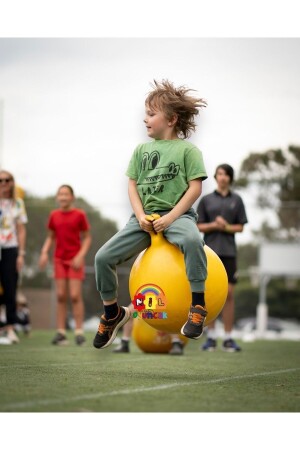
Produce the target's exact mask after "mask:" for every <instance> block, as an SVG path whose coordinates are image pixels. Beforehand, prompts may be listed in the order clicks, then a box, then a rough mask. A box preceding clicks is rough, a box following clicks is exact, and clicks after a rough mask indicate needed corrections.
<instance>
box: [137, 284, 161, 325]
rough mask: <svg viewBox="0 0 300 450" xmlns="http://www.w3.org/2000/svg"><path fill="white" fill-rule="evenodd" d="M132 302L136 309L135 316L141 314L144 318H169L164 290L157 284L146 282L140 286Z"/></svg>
mask: <svg viewBox="0 0 300 450" xmlns="http://www.w3.org/2000/svg"><path fill="white" fill-rule="evenodd" d="M132 304H133V307H134V309H135V312H134V313H133V315H132V316H133V317H137V316H138V315H139V316H140V317H141V318H142V319H167V313H166V312H165V311H164V310H165V309H166V306H167V299H166V296H165V293H164V291H163V290H162V288H161V287H159V286H158V285H157V284H144V285H143V286H141V287H139V288H138V290H137V291H136V293H135V295H134V298H133V300H132Z"/></svg>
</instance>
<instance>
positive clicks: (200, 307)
mask: <svg viewBox="0 0 300 450" xmlns="http://www.w3.org/2000/svg"><path fill="white" fill-rule="evenodd" d="M189 91H190V89H187V88H186V87H184V86H180V87H179V88H175V87H174V86H173V84H172V83H170V82H169V81H168V80H163V81H162V82H161V83H158V82H156V81H154V85H153V90H152V91H151V92H150V93H149V94H148V96H147V98H146V101H145V106H146V115H145V119H144V123H145V125H146V128H147V133H148V136H149V137H150V138H152V140H151V141H150V142H147V143H145V144H140V145H138V146H137V147H136V149H135V151H134V153H133V155H132V158H131V160H130V162H129V166H128V169H127V172H126V175H127V176H128V177H129V185H128V193H129V199H130V203H131V206H132V209H133V214H132V216H131V217H130V219H129V221H128V223H127V224H126V226H125V227H124V228H123V230H121V231H119V232H118V233H117V234H116V235H115V236H113V237H112V238H111V239H110V240H109V241H108V242H106V244H104V246H103V247H102V248H100V250H99V251H98V252H97V254H96V258H95V272H96V283H97V289H98V291H99V292H100V295H101V297H102V300H103V304H104V314H103V315H102V316H101V318H100V324H99V328H98V332H97V334H96V336H95V338H94V347H96V348H105V347H107V346H109V345H110V344H111V343H112V342H113V341H114V339H115V337H116V335H117V332H118V330H119V329H120V327H121V326H123V325H124V324H125V323H126V322H127V321H128V320H129V318H130V311H129V309H128V308H127V307H122V306H118V303H117V279H116V265H118V264H121V263H122V262H124V261H127V260H128V259H130V258H132V257H133V256H134V255H137V254H138V253H140V252H141V251H143V250H144V249H145V248H147V247H149V245H150V242H151V240H150V235H149V232H150V231H153V230H154V231H155V232H157V233H159V232H163V234H164V236H165V238H166V239H167V240H168V241H169V242H171V243H172V244H174V245H176V246H177V247H178V248H179V249H180V250H181V251H182V253H183V254H184V259H185V266H186V273H187V277H188V280H189V282H190V285H191V291H192V305H191V307H190V312H189V315H188V319H187V322H186V323H185V324H183V326H182V329H181V333H182V334H183V335H185V336H187V337H188V338H191V339H199V338H200V337H201V335H202V333H203V326H204V321H205V317H206V315H207V311H206V309H205V300H204V288H205V280H206V277H207V262H206V255H205V252H204V249H203V241H202V239H201V237H200V233H199V231H198V228H197V223H196V218H197V215H196V213H195V211H194V210H193V208H192V205H193V204H194V203H195V201H196V200H197V199H198V198H199V196H200V195H201V192H202V181H203V180H205V179H206V178H207V175H206V171H205V167H204V163H203V159H202V153H201V152H200V150H199V149H198V148H197V147H195V146H194V145H193V144H191V143H190V142H187V141H185V138H187V137H189V136H190V134H191V131H194V130H195V128H196V123H195V116H196V115H197V114H198V113H199V109H200V108H202V107H205V106H206V102H205V101H204V100H203V99H198V98H194V97H191V96H189V95H188V92H189ZM153 213H157V214H159V215H160V217H159V218H158V219H156V220H154V221H153V222H149V221H148V220H147V217H146V216H147V215H149V214H153Z"/></svg>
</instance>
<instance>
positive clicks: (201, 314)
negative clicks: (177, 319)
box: [181, 305, 207, 339]
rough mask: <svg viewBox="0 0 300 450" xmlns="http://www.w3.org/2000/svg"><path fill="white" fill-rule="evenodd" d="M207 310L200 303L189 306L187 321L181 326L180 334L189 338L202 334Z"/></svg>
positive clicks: (198, 336)
mask: <svg viewBox="0 0 300 450" xmlns="http://www.w3.org/2000/svg"><path fill="white" fill-rule="evenodd" d="M206 316H207V311H206V309H205V308H203V307H202V306H200V305H196V306H191V307H190V312H189V316H188V320H187V322H185V324H184V325H183V327H182V328H181V334H183V335H184V336H186V337H188V338H190V339H199V338H200V337H201V336H202V333H203V328H204V322H205V317H206Z"/></svg>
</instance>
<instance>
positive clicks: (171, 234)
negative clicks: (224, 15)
mask: <svg viewBox="0 0 300 450" xmlns="http://www.w3.org/2000/svg"><path fill="white" fill-rule="evenodd" d="M164 234H165V237H166V238H167V239H168V241H169V242H171V243H172V244H174V245H176V246H177V247H178V248H179V249H180V251H181V252H182V253H183V255H184V261H185V267H186V273H187V277H188V280H189V282H190V286H191V292H192V304H191V308H190V312H189V316H188V320H187V322H186V323H185V324H184V325H183V326H182V328H181V334H183V335H184V336H187V337H189V338H191V339H199V338H200V337H201V335H202V333H203V328H204V322H205V318H206V316H207V311H206V308H205V299H204V290H205V280H206V278H207V259H206V254H205V251H204V248H203V241H202V238H201V235H200V233H199V230H198V228H197V225H196V221H195V218H194V217H193V215H189V214H184V215H183V216H181V217H180V218H179V219H177V220H175V222H173V223H172V224H171V225H170V227H169V228H167V229H166V230H165V232H164Z"/></svg>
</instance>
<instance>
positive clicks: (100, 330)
mask: <svg viewBox="0 0 300 450" xmlns="http://www.w3.org/2000/svg"><path fill="white" fill-rule="evenodd" d="M111 328H112V325H105V324H104V323H100V324H99V327H98V333H99V334H104V333H106V332H107V331H109V330H110V329H111Z"/></svg>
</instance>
